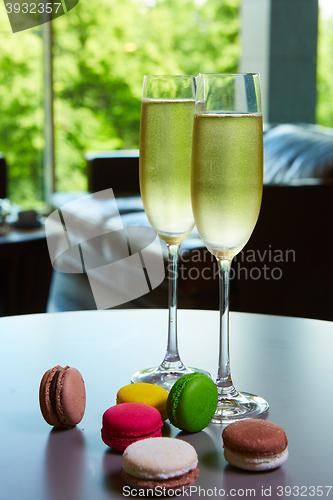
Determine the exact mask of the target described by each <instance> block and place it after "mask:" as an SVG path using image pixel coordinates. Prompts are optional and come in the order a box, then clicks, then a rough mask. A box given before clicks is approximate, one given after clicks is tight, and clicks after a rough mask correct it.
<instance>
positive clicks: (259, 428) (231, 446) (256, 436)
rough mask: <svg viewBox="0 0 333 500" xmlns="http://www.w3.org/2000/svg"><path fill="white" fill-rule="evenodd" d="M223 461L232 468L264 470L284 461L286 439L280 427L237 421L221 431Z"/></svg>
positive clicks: (286, 450) (266, 423) (258, 422)
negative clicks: (232, 466)
mask: <svg viewBox="0 0 333 500" xmlns="http://www.w3.org/2000/svg"><path fill="white" fill-rule="evenodd" d="M222 438H223V447H224V456H225V459H226V460H227V461H228V462H229V463H230V464H231V465H234V466H235V467H238V468H240V469H246V470H253V471H264V470H269V469H275V468H277V467H280V465H282V464H283V463H284V462H285V461H286V460H287V458H288V456H289V453H288V439H287V436H286V433H285V431H284V430H283V429H281V427H279V426H278V425H276V424H273V423H272V422H267V421H266V420H240V421H239V422H234V423H233V424H230V425H228V426H227V427H226V428H225V429H224V430H223V432H222Z"/></svg>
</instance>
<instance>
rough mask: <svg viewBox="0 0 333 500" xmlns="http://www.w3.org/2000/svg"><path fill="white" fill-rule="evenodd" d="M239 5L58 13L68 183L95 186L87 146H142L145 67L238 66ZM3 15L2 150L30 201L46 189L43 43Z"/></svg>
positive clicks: (58, 106)
mask: <svg viewBox="0 0 333 500" xmlns="http://www.w3.org/2000/svg"><path fill="white" fill-rule="evenodd" d="M239 3H240V0H194V1H193V0H156V1H154V0H112V1H110V0H95V1H94V2H90V1H88V0H80V2H79V4H78V5H77V6H76V7H75V8H74V9H73V10H71V11H70V12H69V13H68V14H67V15H64V16H62V17H60V18H58V19H56V20H54V21H53V29H54V80H55V83H54V91H55V102H54V106H55V132H56V136H55V137H56V177H57V189H58V190H77V189H86V176H85V160H84V153H85V152H87V151H89V150H90V151H91V150H95V151H96V150H108V149H117V148H118V149H119V148H124V149H125V148H137V147H138V142H139V124H140V99H141V88H142V79H143V75H144V74H197V73H198V72H199V71H202V72H210V71H212V72H213V71H214V72H221V71H236V70H237V65H238V57H239V43H238V31H239V17H238V8H239ZM0 5H1V4H0ZM1 13H2V12H1ZM3 13H4V16H3V19H5V17H6V14H5V12H4V11H3ZM0 17H1V16H0ZM1 23H2V24H0V30H2V28H3V29H4V30H7V33H5V34H4V33H0V37H1V41H2V50H1V52H0V106H1V108H0V109H1V114H0V150H2V151H3V152H4V154H5V156H6V158H7V162H8V163H9V165H10V182H11V191H10V195H11V198H12V199H13V200H14V201H17V202H20V203H25V205H27V204H28V203H29V201H30V202H31V201H35V200H36V199H41V189H42V175H41V157H42V151H43V147H44V139H43V111H42V83H43V78H42V44H41V39H40V37H39V36H37V35H38V30H35V31H33V30H27V31H26V32H22V33H16V34H12V33H10V32H9V29H8V28H9V27H8V24H7V25H6V27H5V28H4V23H5V21H4V20H2V21H1Z"/></svg>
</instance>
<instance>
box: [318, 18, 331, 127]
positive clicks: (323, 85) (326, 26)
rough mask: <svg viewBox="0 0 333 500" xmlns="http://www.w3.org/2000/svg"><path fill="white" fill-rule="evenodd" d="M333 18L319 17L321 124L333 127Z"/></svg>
mask: <svg viewBox="0 0 333 500" xmlns="http://www.w3.org/2000/svg"><path fill="white" fill-rule="evenodd" d="M332 47H333V18H331V19H319V34H318V57H317V107H316V121H317V123H318V124H319V125H323V126H325V127H333V53H332Z"/></svg>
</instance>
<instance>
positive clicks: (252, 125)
mask: <svg viewBox="0 0 333 500" xmlns="http://www.w3.org/2000/svg"><path fill="white" fill-rule="evenodd" d="M197 85H198V88H197V95H196V105H195V114H194V127H193V147H192V179H191V196H192V208H193V214H194V219H195V223H196V226H197V229H198V231H199V234H200V236H201V238H202V240H203V241H204V243H205V245H206V247H207V248H208V250H209V251H210V252H211V253H212V254H213V255H215V257H216V259H217V263H218V268H219V283H220V289H219V290H220V345H219V366H218V375H217V379H216V385H217V388H218V393H219V403H218V408H217V412H216V414H215V416H214V418H213V422H215V423H216V422H219V423H224V424H225V423H230V422H232V421H236V420H239V419H242V418H253V417H259V416H261V415H262V414H264V413H265V412H266V411H267V410H268V403H267V402H266V401H265V400H264V399H263V398H261V397H259V396H255V395H253V394H250V393H245V392H243V393H240V392H238V391H237V390H236V389H235V387H234V385H233V382H232V378H231V371H230V360H229V275H230V266H231V261H232V259H233V257H234V256H235V255H236V254H237V253H238V252H240V251H241V250H242V248H243V247H244V245H245V244H246V243H247V241H248V239H249V238H250V236H251V234H252V231H253V229H254V227H255V225H256V222H257V219H258V215H259V210H260V205H261V197H262V185H263V125H262V110H261V94H260V82H259V75H257V74H227V73H226V74H200V75H199V77H198V82H197Z"/></svg>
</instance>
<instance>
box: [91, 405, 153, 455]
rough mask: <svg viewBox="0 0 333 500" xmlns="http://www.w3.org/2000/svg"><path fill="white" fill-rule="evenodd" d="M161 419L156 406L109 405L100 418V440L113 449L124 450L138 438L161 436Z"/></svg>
mask: <svg viewBox="0 0 333 500" xmlns="http://www.w3.org/2000/svg"><path fill="white" fill-rule="evenodd" d="M162 427H163V421H162V418H161V414H160V412H159V411H158V410H156V408H153V407H152V406H148V405H144V404H140V403H122V404H119V405H115V406H111V408H109V409H108V410H106V411H105V412H104V415H103V419H102V431H101V433H102V440H103V441H104V443H105V444H106V445H107V446H110V447H111V448H114V449H115V450H121V451H124V450H125V448H127V446H129V445H130V444H132V443H134V442H135V441H138V440H140V439H146V438H151V437H161V436H162V430H161V429H162Z"/></svg>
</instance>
